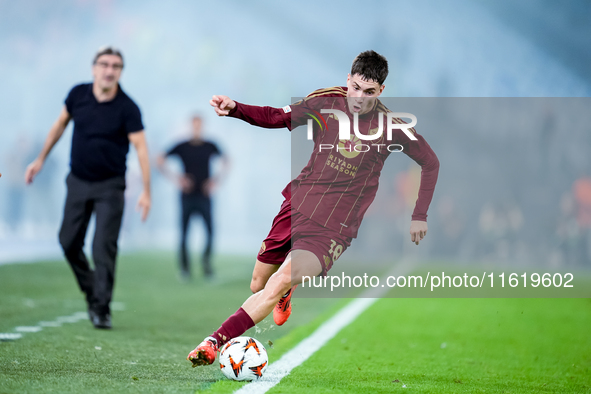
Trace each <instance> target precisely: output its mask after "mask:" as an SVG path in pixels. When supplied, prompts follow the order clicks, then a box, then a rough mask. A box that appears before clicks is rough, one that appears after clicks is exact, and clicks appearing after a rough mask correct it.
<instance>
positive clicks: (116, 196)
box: [59, 174, 125, 314]
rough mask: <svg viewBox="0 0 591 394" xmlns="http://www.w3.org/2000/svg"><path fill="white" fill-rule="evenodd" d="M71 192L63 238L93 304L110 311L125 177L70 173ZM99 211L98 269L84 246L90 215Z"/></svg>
mask: <svg viewBox="0 0 591 394" xmlns="http://www.w3.org/2000/svg"><path fill="white" fill-rule="evenodd" d="M66 184H67V186H68V194H67V197H66V204H65V207H64V219H63V222H62V227H61V229H60V233H59V240H60V244H61V246H62V249H63V250H64V254H65V255H66V259H67V260H68V262H69V263H70V266H71V267H72V271H74V275H75V276H76V279H77V280H78V285H79V286H80V290H82V292H84V293H85V294H86V301H87V302H88V306H89V308H91V309H93V310H94V311H96V312H97V313H101V314H103V313H110V309H109V304H110V303H111V298H112V294H113V285H114V282H115V262H116V258H117V239H118V238H119V229H120V228H121V218H122V217H123V205H124V191H125V178H124V177H115V178H110V179H107V180H105V181H100V182H87V181H85V180H82V179H80V178H77V177H76V176H74V175H73V174H69V175H68V177H67V179H66ZM93 212H94V213H95V219H96V229H95V233H94V239H93V241H92V259H93V261H94V269H92V267H91V266H90V264H89V263H88V259H87V258H86V256H85V255H84V252H83V250H82V249H83V246H84V238H85V236H86V230H87V228H88V222H89V221H90V216H91V215H92V213H93Z"/></svg>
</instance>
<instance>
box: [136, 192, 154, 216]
mask: <svg viewBox="0 0 591 394" xmlns="http://www.w3.org/2000/svg"><path fill="white" fill-rule="evenodd" d="M151 205H152V202H151V198H150V194H149V193H146V192H145V191H143V192H142V194H140V197H139V198H138V200H137V206H136V211H138V212H141V213H142V222H145V221H146V219H147V218H148V213H150V206H151Z"/></svg>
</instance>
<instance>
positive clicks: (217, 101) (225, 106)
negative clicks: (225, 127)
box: [209, 95, 236, 116]
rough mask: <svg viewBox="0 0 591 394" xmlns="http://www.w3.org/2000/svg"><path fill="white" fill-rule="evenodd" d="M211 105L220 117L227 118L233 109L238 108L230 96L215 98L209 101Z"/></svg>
mask: <svg viewBox="0 0 591 394" xmlns="http://www.w3.org/2000/svg"><path fill="white" fill-rule="evenodd" d="M209 104H210V105H211V106H212V107H213V110H214V111H215V113H216V114H218V116H226V115H228V114H229V113H230V111H231V110H232V109H234V108H235V107H236V102H235V101H234V100H232V99H231V98H230V97H228V96H221V95H220V96H217V95H216V96H213V97H212V98H211V100H209Z"/></svg>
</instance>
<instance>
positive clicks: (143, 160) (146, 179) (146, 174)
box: [129, 130, 151, 221]
mask: <svg viewBox="0 0 591 394" xmlns="http://www.w3.org/2000/svg"><path fill="white" fill-rule="evenodd" d="M129 141H130V142H131V143H132V144H133V146H134V147H135V150H136V152H137V157H138V160H139V163H140V168H141V169H142V181H143V184H144V190H143V191H142V193H141V194H140V197H139V198H138V201H137V209H138V210H140V211H141V213H142V221H145V220H146V219H147V217H148V213H149V212H150V206H151V195H150V159H149V157H148V143H147V142H146V133H145V132H144V130H140V131H136V132H134V133H129Z"/></svg>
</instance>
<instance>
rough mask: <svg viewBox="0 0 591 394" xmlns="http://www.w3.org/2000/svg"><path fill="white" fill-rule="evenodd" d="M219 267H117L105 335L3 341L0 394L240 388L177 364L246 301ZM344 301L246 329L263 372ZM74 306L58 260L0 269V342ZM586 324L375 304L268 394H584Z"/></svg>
mask: <svg viewBox="0 0 591 394" xmlns="http://www.w3.org/2000/svg"><path fill="white" fill-rule="evenodd" d="M218 267H219V275H218V281H217V282H214V283H207V282H204V281H202V280H201V279H199V277H198V275H197V278H196V279H195V280H194V281H193V282H191V283H188V284H181V283H179V281H178V280H177V278H176V262H175V259H174V255H172V254H165V253H162V254H158V253H156V254H143V255H132V256H124V257H122V258H120V260H119V265H118V276H117V284H116V289H115V301H118V302H120V303H122V304H123V306H124V307H125V308H124V310H121V311H115V312H114V313H113V323H114V327H115V328H114V330H112V331H100V330H96V329H94V328H92V326H91V325H90V322H88V321H87V320H82V321H80V322H78V323H63V324H62V326H61V327H45V328H43V330H41V331H40V332H36V333H24V334H23V337H22V338H21V339H18V340H15V341H10V342H0V393H19V392H56V393H58V392H59V393H62V392H71V393H78V392H85V393H99V392H126V393H127V392H132V393H133V392H142V393H145V392H154V393H172V392H179V393H192V392H196V391H202V390H203V391H206V392H212V393H218V392H219V393H231V392H233V391H234V390H236V389H238V388H240V387H241V386H242V385H243V384H244V383H239V382H231V381H228V380H226V379H225V378H224V377H223V375H222V374H221V373H220V372H219V371H218V369H217V365H214V366H209V367H201V368H195V369H193V368H191V367H190V363H189V362H188V361H186V360H185V359H184V358H185V357H186V355H187V353H188V352H189V351H190V350H191V349H192V348H193V347H194V346H195V345H196V344H197V343H198V342H199V340H200V339H202V337H203V336H204V335H207V334H209V333H210V332H211V331H212V330H214V329H216V328H217V327H218V326H219V325H220V323H221V322H222V321H223V320H224V319H225V318H226V317H227V316H228V315H229V314H231V313H233V312H234V311H235V310H236V309H237V308H238V306H239V305H240V303H241V302H242V301H243V300H244V298H245V297H246V296H247V295H248V294H249V291H248V283H249V278H250V271H251V268H252V262H251V261H250V259H249V258H238V257H235V258H230V257H223V258H222V257H221V258H219V259H218ZM346 302H347V300H338V299H323V300H314V299H305V298H296V299H295V300H294V314H293V316H292V318H290V320H289V321H288V323H287V324H286V325H285V326H283V327H281V328H277V327H274V325H273V324H272V320H270V319H268V320H265V321H264V322H262V323H260V324H259V325H258V326H257V328H256V329H253V330H251V331H250V332H249V333H248V334H249V335H252V336H255V337H257V338H258V339H259V340H261V341H262V342H263V343H264V344H265V345H266V346H267V349H268V351H269V356H270V361H271V363H273V361H274V360H277V359H278V358H279V357H280V356H281V355H282V354H283V353H284V352H286V351H287V350H289V349H290V348H292V347H293V346H295V345H296V344H297V343H298V342H299V341H300V340H302V339H304V338H305V337H306V336H308V335H309V334H310V333H311V332H312V331H313V330H314V329H315V328H317V327H318V326H319V325H320V324H321V323H322V322H323V321H325V320H326V319H327V318H328V317H330V316H331V315H332V314H333V313H335V312H336V311H337V310H338V309H339V308H341V307H342V306H343V305H345V304H346ZM84 309H85V305H84V302H83V300H82V296H81V294H80V293H79V291H78V289H77V287H76V285H75V281H74V278H73V275H72V273H71V272H70V270H69V268H68V267H67V265H66V263H65V262H44V263H36V264H17V265H7V266H0V333H7V332H14V329H15V327H17V326H35V325H37V324H38V323H39V322H40V321H54V320H55V319H56V318H57V317H59V316H66V315H71V314H73V313H75V312H78V311H83V310H84ZM590 327H591V300H589V299H382V300H379V301H378V302H377V303H375V304H374V305H373V306H371V307H370V308H369V309H368V310H367V311H365V312H364V313H363V314H362V315H361V316H360V317H359V318H358V319H357V320H356V321H355V322H353V323H352V324H351V325H350V326H348V327H345V328H344V329H343V330H342V331H341V332H340V333H339V334H338V335H337V336H336V337H335V338H334V339H332V340H331V341H329V342H328V343H327V345H326V346H324V347H323V348H322V349H321V350H320V351H318V352H317V353H315V354H314V355H313V356H312V357H311V358H310V359H309V360H307V361H306V362H305V363H304V364H303V365H301V366H300V367H298V368H296V369H294V370H293V371H292V373H291V374H290V375H289V376H287V377H285V378H284V379H283V380H282V381H281V383H279V384H278V385H277V386H275V387H274V388H273V389H272V390H271V391H270V393H301V392H311V393H390V392H408V393H412V392H415V393H448V392H451V393H454V392H467V393H478V392H482V393H532V392H534V393H535V392H539V393H560V392H564V393H586V392H591V339H590V338H591V337H590V335H589V332H591V331H590ZM269 341H271V342H273V347H271V346H270V345H268V343H269Z"/></svg>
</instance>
